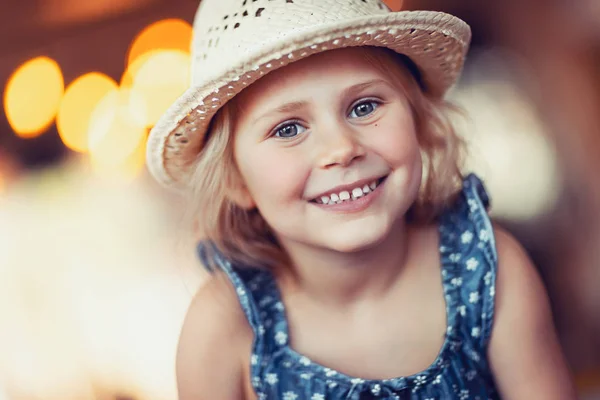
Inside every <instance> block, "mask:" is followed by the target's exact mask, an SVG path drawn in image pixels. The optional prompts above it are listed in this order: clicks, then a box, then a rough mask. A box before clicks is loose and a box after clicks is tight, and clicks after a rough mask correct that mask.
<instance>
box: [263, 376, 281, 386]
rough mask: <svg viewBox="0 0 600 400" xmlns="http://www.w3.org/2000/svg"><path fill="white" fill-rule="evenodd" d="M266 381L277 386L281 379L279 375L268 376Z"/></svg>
mask: <svg viewBox="0 0 600 400" xmlns="http://www.w3.org/2000/svg"><path fill="white" fill-rule="evenodd" d="M265 381H267V383H268V384H269V385H276V384H277V382H279V377H278V376H277V374H267V376H266V377H265Z"/></svg>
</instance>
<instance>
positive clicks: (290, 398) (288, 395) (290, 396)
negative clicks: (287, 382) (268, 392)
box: [283, 392, 298, 400]
mask: <svg viewBox="0 0 600 400" xmlns="http://www.w3.org/2000/svg"><path fill="white" fill-rule="evenodd" d="M297 398H298V395H297V394H296V393H294V392H285V393H284V394H283V400H296V399H297Z"/></svg>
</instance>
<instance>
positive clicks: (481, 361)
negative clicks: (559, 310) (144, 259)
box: [198, 174, 499, 400]
mask: <svg viewBox="0 0 600 400" xmlns="http://www.w3.org/2000/svg"><path fill="white" fill-rule="evenodd" d="M487 206H488V196H487V194H486V192H485V190H484V188H483V185H482V183H481V181H480V180H479V179H478V178H477V177H476V176H475V175H472V174H471V175H469V176H468V177H466V178H465V179H464V182H463V190H462V192H461V194H460V196H459V197H458V199H457V201H456V202H455V204H454V205H453V206H452V207H450V208H449V209H448V210H446V212H444V213H443V214H442V216H441V217H440V219H439V235H440V236H439V237H440V249H439V251H440V258H441V279H442V282H443V288H444V294H445V299H446V316H447V330H446V334H445V340H444V344H443V345H442V348H441V350H440V353H439V354H438V357H437V359H436V360H435V361H434V362H433V364H431V365H430V366H429V367H428V368H427V369H425V370H424V371H422V372H419V373H417V374H414V375H411V376H402V377H398V378H393V379H381V380H373V379H360V378H357V377H352V376H348V375H345V374H343V373H341V372H338V371H335V370H333V369H331V368H327V367H326V366H323V365H320V364H318V363H316V362H314V361H312V360H311V359H309V358H308V357H305V356H303V355H302V354H299V353H297V352H296V351H295V350H294V349H292V348H291V347H290V344H289V330H288V323H287V320H286V316H285V305H284V304H283V302H282V300H281V295H280V292H279V290H278V287H277V284H276V281H275V279H274V277H273V275H272V274H271V273H269V272H268V271H266V270H258V269H249V268H238V267H236V266H235V265H232V264H231V263H230V262H229V261H228V260H227V259H226V258H225V257H223V256H222V254H220V253H218V252H217V251H216V249H214V247H212V246H211V244H210V243H209V242H204V243H201V244H200V245H199V247H198V250H199V255H200V258H201V259H203V261H205V263H204V265H208V263H207V262H206V261H207V259H206V257H208V254H210V256H211V257H213V258H214V259H213V261H214V262H215V264H216V265H218V267H219V268H220V269H222V270H223V271H224V272H225V273H226V274H227V276H228V277H229V279H230V280H231V282H232V284H233V285H234V287H235V289H236V291H237V296H238V298H239V301H240V304H241V307H242V309H243V311H244V313H245V314H246V317H247V318H248V321H249V323H250V326H251V327H252V330H253V331H254V341H253V347H252V356H251V360H250V362H251V365H250V371H251V377H252V386H253V388H254V390H255V392H256V394H257V397H258V399H260V400H263V399H269V400H271V399H282V400H324V399H332V400H342V399H349V400H350V399H352V400H359V399H361V400H362V399H415V400H417V399H420V400H429V399H460V400H467V399H474V400H477V399H480V400H484V399H498V398H499V397H498V393H497V391H496V389H495V385H494V380H493V376H492V374H491V371H490V367H489V363H488V359H487V351H486V349H487V345H488V342H489V339H490V335H491V329H492V322H493V317H494V290H495V279H496V266H497V254H496V247H495V242H494V235H493V230H492V225H491V223H490V219H489V217H488V215H487V211H486V208H487ZM208 246H211V248H210V251H208V250H209V248H208ZM398 362H402V360H398Z"/></svg>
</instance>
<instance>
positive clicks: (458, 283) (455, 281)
mask: <svg viewBox="0 0 600 400" xmlns="http://www.w3.org/2000/svg"><path fill="white" fill-rule="evenodd" d="M450 283H451V284H453V285H454V286H462V283H463V280H462V278H461V277H458V278H452V280H451V281H450Z"/></svg>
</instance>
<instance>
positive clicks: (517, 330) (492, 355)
mask: <svg viewBox="0 0 600 400" xmlns="http://www.w3.org/2000/svg"><path fill="white" fill-rule="evenodd" d="M495 235H496V245H497V250H498V276H497V280H496V309H495V318H494V328H493V332H492V337H491V340H490V345H489V349H488V355H489V359H490V363H491V367H492V371H493V373H494V377H495V379H496V384H497V386H498V389H499V390H500V394H501V396H502V398H503V399H508V400H512V399H515V400H520V399H528V400H535V399H543V400H552V399H557V400H558V399H560V400H570V399H575V398H576V394H575V389H574V386H573V382H572V380H571V377H570V374H569V371H568V368H567V365H566V362H565V359H564V356H563V354H562V351H561V349H560V346H559V344H558V340H557V337H556V333H555V331H554V326H553V322H552V314H551V311H550V307H549V304H548V298H547V295H546V291H545V290H544V287H543V285H542V282H541V280H540V278H539V276H538V274H537V273H536V271H535V268H534V267H533V265H532V263H531V261H530V260H529V258H528V256H527V254H526V253H525V251H524V250H523V248H522V247H521V246H520V244H519V243H518V242H517V241H516V240H515V239H514V238H513V237H512V236H510V235H509V234H508V233H506V232H505V231H502V230H501V229H496V230H495Z"/></svg>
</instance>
